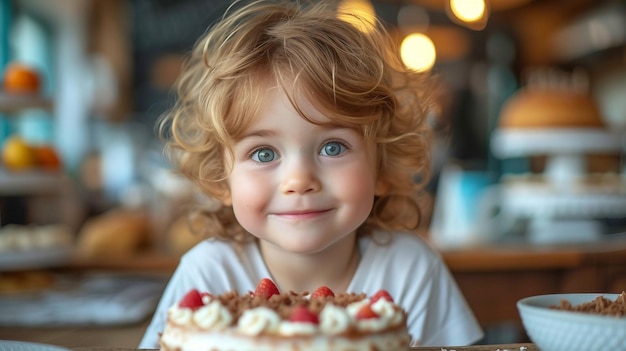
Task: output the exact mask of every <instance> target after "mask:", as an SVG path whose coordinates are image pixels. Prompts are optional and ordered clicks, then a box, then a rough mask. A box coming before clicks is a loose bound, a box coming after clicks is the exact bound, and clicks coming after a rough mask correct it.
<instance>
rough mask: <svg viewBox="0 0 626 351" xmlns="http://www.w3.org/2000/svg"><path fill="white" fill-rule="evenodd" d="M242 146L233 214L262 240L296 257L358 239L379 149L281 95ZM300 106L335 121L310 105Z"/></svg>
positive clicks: (233, 180) (233, 183)
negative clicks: (350, 237)
mask: <svg viewBox="0 0 626 351" xmlns="http://www.w3.org/2000/svg"><path fill="white" fill-rule="evenodd" d="M274 91H275V93H274V94H270V99H269V100H268V102H267V107H266V108H265V109H264V110H263V112H262V113H261V114H260V115H259V116H258V118H257V119H256V120H255V121H254V122H253V123H252V124H251V126H250V127H249V128H248V130H247V131H246V133H244V137H243V139H241V140H240V141H238V142H236V143H235V147H234V159H233V160H231V161H232V164H233V169H232V173H231V175H230V177H229V179H228V182H229V186H230V191H231V198H230V200H231V201H232V206H233V210H234V212H235V215H236V217H237V219H238V221H239V222H240V224H241V225H242V226H243V227H244V228H245V229H246V230H247V231H248V232H250V233H251V234H253V235H254V236H256V237H257V238H259V239H261V240H264V241H266V242H269V243H271V244H273V245H275V246H277V247H278V248H280V249H282V250H285V251H288V252H293V253H316V252H320V251H322V250H324V249H326V248H328V247H330V246H331V245H333V244H334V243H336V242H338V241H339V240H340V239H343V238H346V236H347V235H351V234H353V233H354V231H355V230H356V229H357V227H359V225H361V224H362V223H363V222H364V221H365V219H366V218H367V216H368V215H369V213H370V210H371V208H372V205H373V202H374V195H375V192H376V170H375V169H376V168H375V163H376V161H375V159H376V157H375V156H376V155H375V146H374V145H373V143H372V142H366V141H365V140H364V139H363V136H362V133H360V132H358V131H355V130H353V129H348V128H341V127H337V126H335V127H330V126H320V125H316V124H312V123H310V122H308V121H306V120H305V119H303V118H302V117H300V115H298V113H297V112H296V110H295V109H294V108H293V107H292V106H291V104H290V103H289V101H288V99H287V97H286V95H285V94H284V93H283V92H282V90H281V89H278V88H276V89H274ZM301 108H302V109H303V110H304V112H305V113H306V114H307V115H308V116H311V117H313V119H315V120H316V121H320V122H328V121H329V119H328V118H327V117H325V116H324V115H323V114H322V113H321V112H320V111H318V110H316V109H315V108H314V107H313V106H311V105H310V104H303V103H301Z"/></svg>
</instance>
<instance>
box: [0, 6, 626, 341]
mask: <svg viewBox="0 0 626 351" xmlns="http://www.w3.org/2000/svg"><path fill="white" fill-rule="evenodd" d="M229 5H230V1H226V0H211V1H207V0H179V1H174V0H52V1H41V0H0V76H1V77H2V89H1V90H0V145H1V148H0V151H1V156H2V166H1V167H0V338H2V336H4V335H6V338H8V337H11V338H19V339H24V340H34V341H41V342H51V343H57V344H60V345H67V346H81V345H83V344H84V346H94V344H98V345H103V346H106V345H111V346H118V347H134V346H136V343H137V342H138V341H139V337H140V336H141V333H142V332H143V328H145V323H146V321H147V318H149V316H150V315H151V311H152V309H153V308H154V303H155V302H156V301H157V299H158V297H159V294H160V292H161V289H162V288H163V286H164V285H163V284H164V283H165V282H166V279H167V276H168V274H169V273H171V271H172V270H173V268H174V267H175V265H176V262H177V260H178V258H179V257H180V255H181V254H182V253H184V252H185V251H186V250H187V249H189V248H190V247H191V246H192V245H194V244H195V243H197V242H198V241H199V240H201V238H199V237H197V236H195V235H194V234H193V233H192V232H191V231H190V230H189V228H188V226H187V225H188V220H187V217H186V216H185V213H186V210H187V209H189V208H190V207H191V206H192V205H193V204H195V203H196V202H197V201H202V199H201V196H199V194H198V193H197V191H196V190H195V189H194V188H193V187H192V186H191V185H190V184H188V183H187V182H186V181H185V180H184V179H180V178H179V177H177V176H176V175H175V174H174V173H173V172H172V171H171V169H170V168H169V165H168V164H167V161H166V160H165V159H164V158H163V156H162V153H161V147H162V144H161V142H160V141H159V140H158V139H157V137H156V134H155V131H154V124H155V122H156V120H157V119H158V117H159V116H160V114H161V113H163V112H164V111H165V110H166V109H167V108H168V107H170V106H171V105H172V103H173V102H174V99H175V96H174V93H173V91H172V87H173V84H174V82H175V81H176V79H177V77H178V74H179V72H180V68H181V63H182V61H183V60H184V58H185V55H186V54H187V53H188V51H189V50H190V49H191V47H192V45H193V44H194V42H195V41H196V40H197V38H198V37H199V36H200V35H201V34H202V33H203V32H204V31H205V30H206V29H207V27H208V26H210V24H211V23H213V22H214V21H215V20H216V19H217V18H218V17H219V16H220V15H221V14H222V13H223V12H224V10H225V9H226V8H227V7H228V6H229ZM343 5H344V6H347V7H351V8H352V9H353V10H354V11H356V12H360V13H362V14H364V15H365V16H376V17H377V18H379V19H380V20H381V21H382V22H383V23H384V24H385V25H386V26H387V28H388V29H389V31H390V32H391V33H392V35H393V37H394V38H395V40H397V44H398V45H399V46H400V48H401V54H402V58H403V60H405V63H406V64H407V65H408V66H410V67H411V68H413V69H415V70H425V71H431V72H432V73H434V74H435V75H437V76H439V78H440V79H441V83H442V95H441V97H440V99H439V101H438V104H437V106H436V108H435V109H434V110H433V111H431V114H430V117H429V123H430V125H431V127H432V129H433V132H434V136H435V140H434V145H433V150H432V167H433V177H432V179H431V181H430V182H429V183H428V184H427V187H426V189H425V192H424V193H423V194H422V197H421V199H422V205H423V218H422V222H421V228H422V233H423V236H424V237H425V238H426V239H427V240H429V241H431V242H432V243H433V245H434V246H435V247H436V248H438V249H439V250H440V251H441V253H442V255H443V257H444V259H445V260H446V262H447V263H448V265H449V267H450V269H451V271H452V272H453V274H454V275H455V277H456V278H457V281H458V282H459V285H460V286H461V288H462V290H463V292H464V293H465V294H466V296H467V297H468V300H469V302H470V305H471V306H472V308H473V309H474V310H475V312H476V314H477V316H478V317H479V320H480V321H481V324H482V325H483V326H484V327H485V329H486V330H487V331H488V333H487V335H486V338H485V340H484V341H483V342H484V343H490V342H494V341H502V342H509V341H515V342H516V341H524V340H526V339H525V335H524V334H523V332H522V331H520V329H519V318H518V316H517V312H516V310H515V304H514V302H515V301H516V300H517V299H518V298H520V297H523V296H525V295H529V294H535V293H548V292H563V291H578V292H579V291H582V290H586V291H594V290H595V291H610V292H621V291H622V290H626V284H625V283H626V278H625V277H626V271H625V270H624V268H621V267H624V266H626V265H624V264H623V263H626V244H625V243H624V235H623V232H624V228H626V220H625V218H626V196H625V195H626V163H625V161H626V157H625V152H626V134H625V132H626V99H625V97H626V45H625V44H626V3H624V1H619V0H570V1H565V0H371V1H367V0H346V1H344V2H343ZM363 30H367V28H364V29H363ZM51 291H52V292H54V294H55V295H54V296H52V297H51V296H50V294H49V292H51ZM59 291H62V292H63V293H62V294H61V293H59ZM25 292H28V294H24V293H25ZM77 298H80V299H83V300H81V301H85V303H84V304H82V305H81V306H84V308H83V309H79V311H78V312H76V310H74V312H76V314H75V315H69V314H67V309H68V307H67V306H68V304H70V303H72V301H76V299H77ZM138 299H139V300H141V301H142V303H139V304H138V303H137V300H138ZM87 302H89V303H87ZM26 306H31V308H30V309H28V308H27V307H26ZM33 306H34V307H33ZM131 307H132V308H131ZM103 311H108V312H107V313H104V312H103ZM50 326H54V327H56V328H57V329H50V328H46V327H50ZM85 326H89V327H90V328H91V329H89V330H90V332H91V333H92V334H89V333H80V335H79V334H72V335H74V336H73V337H72V338H70V337H69V336H68V335H69V331H72V330H75V328H80V327H85ZM112 335H116V337H112Z"/></svg>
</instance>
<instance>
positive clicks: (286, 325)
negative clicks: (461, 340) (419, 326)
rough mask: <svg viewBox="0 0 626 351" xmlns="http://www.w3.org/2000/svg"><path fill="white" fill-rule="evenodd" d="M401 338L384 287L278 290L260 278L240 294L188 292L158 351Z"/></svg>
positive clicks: (276, 349)
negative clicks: (369, 290)
mask: <svg viewBox="0 0 626 351" xmlns="http://www.w3.org/2000/svg"><path fill="white" fill-rule="evenodd" d="M409 342H410V336H409V334H408V331H407V327H406V313H405V311H404V310H403V309H402V308H401V307H400V306H398V305H396V304H395V303H394V302H393V299H392V297H391V296H390V295H389V293H387V292H386V291H385V290H380V291H379V292H377V293H376V294H374V295H372V296H369V297H368V296H366V295H365V294H362V293H361V294H356V293H338V294H335V293H334V292H333V291H332V290H331V289H329V288H328V287H325V286H322V287H320V288H318V289H316V290H315V291H314V292H313V293H311V294H309V293H308V292H302V293H296V292H293V291H292V292H289V293H281V292H280V291H279V289H278V288H277V287H276V285H275V284H274V282H272V281H271V280H270V279H267V278H264V279H262V280H261V281H260V282H259V284H258V285H257V287H256V289H255V291H254V292H249V293H246V294H239V293H238V292H236V291H231V292H228V293H226V294H222V295H212V294H210V293H207V292H199V291H197V290H195V289H194V290H191V291H189V292H188V293H187V294H186V295H185V296H184V297H183V299H182V300H181V301H180V302H179V303H178V304H176V305H174V306H172V307H170V309H169V310H168V318H167V325H166V327H165V330H164V331H163V333H162V334H161V336H160V345H161V350H163V351H166V350H167V351H220V350H233V351H244V350H254V351H264V350H267V351H280V350H298V351H308V350H324V351H326V350H355V351H356V350H372V351H374V350H386V351H393V350H403V351H404V350H407V349H408V347H409Z"/></svg>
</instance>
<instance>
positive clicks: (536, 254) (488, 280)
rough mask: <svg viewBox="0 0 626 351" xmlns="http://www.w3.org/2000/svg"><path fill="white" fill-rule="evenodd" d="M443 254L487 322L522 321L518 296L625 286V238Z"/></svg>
mask: <svg viewBox="0 0 626 351" xmlns="http://www.w3.org/2000/svg"><path fill="white" fill-rule="evenodd" d="M441 253H442V256H443V258H444V260H445V262H446V264H447V265H448V267H449V268H450V271H451V272H452V274H453V275H454V278H455V279H456V281H457V283H458V285H459V287H460V288H461V290H462V291H463V294H464V295H465V297H466V299H467V301H468V303H469V305H470V307H471V308H472V310H473V311H474V313H475V314H476V317H477V318H478V320H479V322H480V323H481V325H483V326H490V325H497V324H501V323H509V322H513V323H515V324H517V325H520V326H521V320H520V319H519V314H518V311H517V306H516V302H517V301H518V300H520V299H521V298H523V297H527V296H532V295H542V294H551V293H569V292H600V293H603V292H606V293H620V292H622V291H625V290H626V238H615V239H610V240H606V241H602V242H597V243H588V244H579V245H567V246H533V245H517V246H491V247H476V248H466V249H458V250H444V251H442V252H441Z"/></svg>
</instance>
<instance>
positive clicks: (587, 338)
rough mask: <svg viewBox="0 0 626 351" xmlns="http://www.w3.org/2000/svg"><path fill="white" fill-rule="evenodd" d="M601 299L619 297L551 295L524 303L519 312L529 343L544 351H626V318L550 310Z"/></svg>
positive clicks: (526, 300) (519, 303)
mask: <svg viewBox="0 0 626 351" xmlns="http://www.w3.org/2000/svg"><path fill="white" fill-rule="evenodd" d="M598 296H604V297H605V298H607V299H610V300H611V301H615V299H616V298H617V297H618V296H619V294H603V293H586V294H550V295H538V296H531V297H527V298H524V299H521V300H519V301H518V302H517V309H518V311H519V314H520V317H521V319H522V324H523V325H524V329H525V330H526V334H528V337H529V338H530V340H531V341H532V342H533V343H534V344H535V345H537V347H538V348H539V349H541V351H600V350H602V351H626V317H614V316H604V315H599V314H592V313H583V312H572V311H566V310H557V309H551V308H549V307H550V306H559V305H560V303H561V300H568V301H569V302H570V303H571V304H572V306H576V305H579V304H581V303H585V302H591V301H593V300H594V299H595V298H596V297H598Z"/></svg>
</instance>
